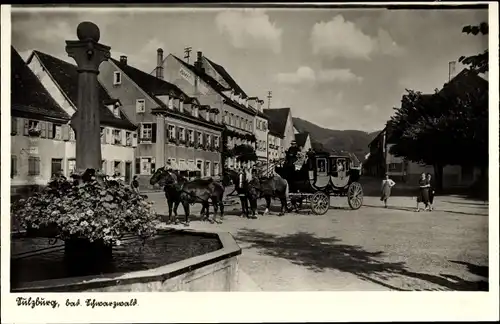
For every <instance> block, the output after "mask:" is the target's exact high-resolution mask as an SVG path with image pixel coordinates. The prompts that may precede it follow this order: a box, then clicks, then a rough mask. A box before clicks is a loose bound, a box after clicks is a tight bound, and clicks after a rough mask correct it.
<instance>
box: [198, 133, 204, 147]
mask: <svg viewBox="0 0 500 324" xmlns="http://www.w3.org/2000/svg"><path fill="white" fill-rule="evenodd" d="M198 145H203V134H202V133H201V132H198Z"/></svg>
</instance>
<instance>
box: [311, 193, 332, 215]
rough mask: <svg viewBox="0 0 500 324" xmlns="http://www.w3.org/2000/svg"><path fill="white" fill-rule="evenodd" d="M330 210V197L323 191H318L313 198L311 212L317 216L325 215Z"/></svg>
mask: <svg viewBox="0 0 500 324" xmlns="http://www.w3.org/2000/svg"><path fill="white" fill-rule="evenodd" d="M328 209H330V196H328V195H327V194H326V193H324V192H323V191H317V192H315V193H314V195H313V196H312V197H311V210H312V212H313V213H314V214H315V215H324V214H326V212H327V211H328Z"/></svg>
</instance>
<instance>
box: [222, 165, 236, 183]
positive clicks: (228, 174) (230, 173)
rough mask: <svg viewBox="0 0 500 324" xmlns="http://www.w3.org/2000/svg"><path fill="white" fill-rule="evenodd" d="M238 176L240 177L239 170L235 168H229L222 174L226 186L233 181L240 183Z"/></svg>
mask: <svg viewBox="0 0 500 324" xmlns="http://www.w3.org/2000/svg"><path fill="white" fill-rule="evenodd" d="M238 178H239V175H238V172H236V171H234V170H230V169H227V170H225V171H224V173H223V174H222V184H223V185H224V186H225V187H228V186H230V185H231V183H233V184H237V183H238Z"/></svg>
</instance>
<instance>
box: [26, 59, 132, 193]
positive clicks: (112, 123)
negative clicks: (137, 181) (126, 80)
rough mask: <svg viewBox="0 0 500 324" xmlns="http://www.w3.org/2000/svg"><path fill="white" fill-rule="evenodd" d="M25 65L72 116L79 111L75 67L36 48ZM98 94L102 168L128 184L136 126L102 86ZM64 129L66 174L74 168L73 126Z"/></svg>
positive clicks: (55, 127) (106, 172) (130, 177)
mask: <svg viewBox="0 0 500 324" xmlns="http://www.w3.org/2000/svg"><path fill="white" fill-rule="evenodd" d="M27 64H28V66H29V67H30V69H31V70H32V71H33V73H34V74H35V75H36V76H37V78H38V79H39V80H40V82H41V83H42V84H43V86H44V87H45V89H47V91H48V92H49V93H50V95H51V96H52V97H53V98H54V99H55V101H56V102H57V103H58V104H59V105H60V106H61V107H62V108H63V109H64V111H65V112H66V113H67V114H68V115H69V116H70V118H71V116H73V115H74V114H75V113H76V112H77V110H78V107H77V106H76V103H77V101H78V71H77V67H76V66H75V65H73V64H70V63H67V62H65V61H63V60H60V59H58V58H56V57H53V56H51V55H48V54H45V53H42V52H39V51H33V53H32V54H31V56H30V58H29V59H28V62H27ZM98 93H99V99H100V102H101V105H100V107H99V109H100V110H99V114H100V120H101V154H102V171H103V172H104V173H105V174H107V175H113V174H115V172H118V173H119V174H120V176H121V177H122V178H123V179H124V180H125V181H126V182H127V183H129V182H130V181H131V179H132V177H133V175H134V167H133V165H134V148H135V147H136V146H137V127H136V126H135V125H134V124H133V123H132V122H131V121H130V120H129V119H128V118H127V116H126V115H125V114H124V113H123V112H122V107H121V103H120V101H119V100H117V99H113V98H111V96H110V95H109V94H108V92H107V91H106V90H105V89H104V88H103V87H102V86H101V85H99V89H98ZM57 127H58V126H54V132H55V133H57V132H61V131H58V128H57ZM66 129H67V131H68V132H69V140H68V142H67V144H68V145H66V147H65V150H64V152H65V154H64V156H65V157H64V160H63V167H62V171H63V174H65V175H66V176H69V175H70V174H71V172H73V171H74V167H75V161H76V143H75V135H74V132H73V129H72V128H71V127H69V124H68V125H65V130H66ZM61 133H62V132H61ZM59 137H60V136H59Z"/></svg>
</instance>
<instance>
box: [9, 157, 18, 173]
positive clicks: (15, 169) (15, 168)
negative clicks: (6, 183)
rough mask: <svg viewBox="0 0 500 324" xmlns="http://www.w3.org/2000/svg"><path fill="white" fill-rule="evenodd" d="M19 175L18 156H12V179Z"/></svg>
mask: <svg viewBox="0 0 500 324" xmlns="http://www.w3.org/2000/svg"><path fill="white" fill-rule="evenodd" d="M16 175H17V156H15V155H11V156H10V178H11V179H12V178H14V177H15V176H16Z"/></svg>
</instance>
